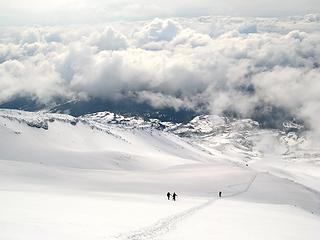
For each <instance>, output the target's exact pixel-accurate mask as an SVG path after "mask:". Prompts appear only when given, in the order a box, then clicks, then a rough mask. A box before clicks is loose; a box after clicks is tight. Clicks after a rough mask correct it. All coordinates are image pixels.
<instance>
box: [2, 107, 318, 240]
mask: <svg viewBox="0 0 320 240" xmlns="http://www.w3.org/2000/svg"><path fill="white" fill-rule="evenodd" d="M301 128H302V126H300V125H298V124H294V123H285V124H284V129H283V130H265V129H260V128H259V125H258V124H257V123H256V122H254V121H252V120H249V119H247V120H246V119H244V120H233V119H227V118H222V117H218V116H199V117H196V118H195V119H193V120H192V121H191V122H189V123H186V124H174V123H163V122H160V121H158V120H155V119H154V120H150V121H144V120H143V119H140V118H128V117H123V116H120V115H116V114H113V113H108V112H103V113H96V114H90V115H86V116H82V117H79V118H74V117H72V116H68V115H63V114H52V113H45V112H38V113H30V112H24V111H18V110H0V228H1V232H0V239H1V240H22V239H23V240H25V239H30V240H31V239H32V240H38V239H39V240H40V239H41V240H43V239H59V240H64V239H66V240H70V239H76V240H78V239H90V240H94V239H97V240H98V239H111V240H116V239H118V240H126V239H130V240H140V239H141V240H144V239H145V240H146V239H162V240H169V239H170V240H171V239H172V240H173V239H175V240H179V239H181V240H188V239H208V240H209V239H210V240H211V239H220V240H225V239H237V240H238V239H245V240H248V239H253V240H259V239H268V240H270V239H272V240H274V239H279V240H286V239H288V240H293V239H297V240H298V239H301V240H302V239H303V240H306V239H308V240H313V239H314V240H318V239H319V229H320V192H319V191H320V181H319V180H320V163H319V162H320V161H319V156H320V154H319V153H320V150H319V148H317V146H315V145H312V146H311V145H310V144H309V142H308V138H307V135H305V134H304V133H303V132H302V130H301ZM167 191H170V192H174V191H175V192H176V193H177V194H178V200H177V201H176V202H173V201H168V200H167V199H166V192H167ZM219 191H222V198H219V197H218V192H219Z"/></svg>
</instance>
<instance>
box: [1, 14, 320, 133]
mask: <svg viewBox="0 0 320 240" xmlns="http://www.w3.org/2000/svg"><path fill="white" fill-rule="evenodd" d="M318 21H319V19H318V18H317V15H308V16H304V17H295V18H285V19H261V18H259V19H255V18H249V19H247V18H231V17H211V18H210V17H203V18H193V19H185V18H175V19H164V20H161V19H155V20H153V21H147V22H131V23H123V24H121V23H114V24H111V25H110V26H105V25H96V26H90V27H88V26H80V27H33V28H8V29H7V31H5V32H1V33H0V101H1V102H4V101H6V100H8V99H12V98H14V97H15V96H21V95H23V96H32V97H34V98H36V99H38V101H42V102H44V103H48V102H50V101H51V100H52V99H54V97H57V96H58V97H61V96H64V97H66V98H67V99H71V98H79V97H100V98H111V99H117V98H122V97H125V96H131V97H132V96H133V97H136V100H137V101H146V102H148V103H150V104H152V105H153V106H155V107H159V108H161V107H165V106H171V107H173V108H175V109H179V108H189V109H190V108H191V109H196V108H197V107H198V106H199V105H201V106H207V108H208V109H209V110H211V111H212V112H214V113H221V112H223V111H225V110H233V111H236V112H239V113H241V114H242V115H244V116H250V114H252V112H253V111H254V110H255V109H256V107H257V106H260V105H261V104H270V105H273V106H278V107H281V108H284V109H286V110H287V111H289V112H290V113H292V114H295V115H297V116H298V117H300V118H302V119H304V120H305V121H307V122H308V123H309V124H310V125H311V126H312V127H313V128H315V129H320V128H318V127H317V119H318V117H319V116H318V112H320V109H319V106H320V99H319V94H318V89H320V85H319V82H320V77H319V76H320V72H319V71H320V70H319V69H320V68H319V67H320V34H319V31H318V23H319V22H318ZM295 28H296V29H295ZM293 29H295V30H293ZM304 29H305V31H304ZM155 50H156V51H155ZM319 132H320V131H319Z"/></svg>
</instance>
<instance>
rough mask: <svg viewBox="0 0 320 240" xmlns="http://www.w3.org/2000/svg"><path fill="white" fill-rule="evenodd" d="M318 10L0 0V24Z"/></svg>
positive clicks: (210, 1) (255, 4)
mask: <svg viewBox="0 0 320 240" xmlns="http://www.w3.org/2000/svg"><path fill="white" fill-rule="evenodd" d="M314 12H320V1H318V0H282V1H278V0H198V1H194V0H184V1H180V0H154V1H150V0H135V1H134V0H107V1H105V0H55V1H48V0H10V1H7V0H0V24H1V25H5V26H8V25H10V26H12V25H32V24H36V25H57V24H59V25H64V24H85V23H86V24H92V23H101V22H106V21H126V20H141V19H143V20H145V19H151V18H155V17H177V16H180V17H190V16H204V15H228V16H246V17H249V16H251V17H279V16H292V15H304V14H307V13H314Z"/></svg>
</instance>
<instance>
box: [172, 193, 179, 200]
mask: <svg viewBox="0 0 320 240" xmlns="http://www.w3.org/2000/svg"><path fill="white" fill-rule="evenodd" d="M177 196H178V195H177V194H176V193H175V192H174V193H173V194H172V200H173V201H175V200H176V197H177Z"/></svg>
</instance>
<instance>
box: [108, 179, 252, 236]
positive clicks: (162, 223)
mask: <svg viewBox="0 0 320 240" xmlns="http://www.w3.org/2000/svg"><path fill="white" fill-rule="evenodd" d="M257 175H258V174H256V175H255V176H254V177H253V178H252V179H251V180H250V181H249V182H248V183H247V187H246V188H245V189H244V190H242V191H240V192H236V193H234V194H231V195H227V196H225V197H223V198H229V197H234V196H238V195H240V194H242V193H245V192H247V191H248V190H249V189H250V187H251V186H252V184H253V183H254V181H255V179H256V177H257ZM223 198H222V199H223ZM216 200H217V199H212V200H209V201H207V202H205V203H203V204H200V205H198V206H195V207H192V208H190V209H187V210H185V211H183V212H180V213H177V214H175V215H172V216H169V217H166V218H162V219H160V220H159V221H157V222H156V223H155V224H153V225H151V226H149V227H145V228H142V229H140V230H137V231H133V232H129V233H125V234H120V235H118V236H116V237H114V239H118V240H152V239H158V238H159V237H160V236H161V235H164V234H166V233H168V232H169V231H170V230H172V229H174V228H175V226H176V224H177V223H179V222H181V221H183V220H184V219H185V218H187V217H189V216H191V215H193V214H194V213H196V212H197V211H199V210H201V209H203V208H205V207H207V206H209V205H211V204H212V203H214V202H215V201H216Z"/></svg>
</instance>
